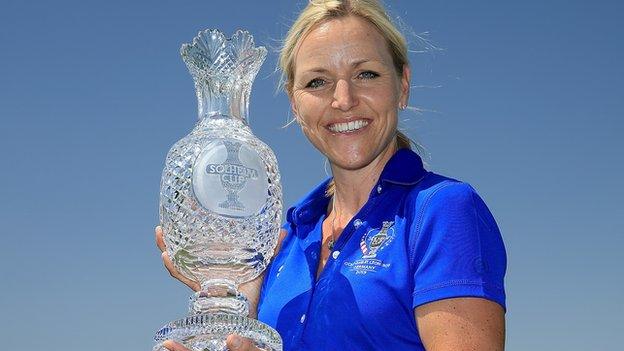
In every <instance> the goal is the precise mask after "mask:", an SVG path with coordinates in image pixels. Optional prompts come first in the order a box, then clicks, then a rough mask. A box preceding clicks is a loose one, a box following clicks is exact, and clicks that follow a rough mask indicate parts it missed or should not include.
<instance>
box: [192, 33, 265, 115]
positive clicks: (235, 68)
mask: <svg viewBox="0 0 624 351" xmlns="http://www.w3.org/2000/svg"><path fill="white" fill-rule="evenodd" d="M254 45H255V44H254V39H253V36H252V35H251V34H250V33H249V32H247V31H245V30H237V31H236V32H235V33H234V34H233V35H232V37H230V38H226V37H225V35H224V34H223V33H222V32H221V31H219V30H218V29H206V30H203V31H200V32H199V33H198V34H197V36H196V37H195V38H193V42H192V43H189V44H183V45H182V47H181V48H180V54H181V55H182V60H183V61H184V63H185V64H186V66H187V67H188V70H189V72H190V73H191V76H193V80H194V82H195V89H196V92H197V100H198V110H199V118H200V119H202V118H204V117H212V116H217V115H218V116H229V117H235V118H239V119H241V120H243V121H245V120H246V118H247V115H248V109H249V96H250V93H251V86H252V84H253V80H254V79H255V77H256V74H258V71H259V70H260V66H261V65H262V63H263V62H264V59H265V58H266V54H267V50H266V48H264V47H263V46H258V47H255V46H254Z"/></svg>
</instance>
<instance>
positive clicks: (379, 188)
mask: <svg viewBox="0 0 624 351" xmlns="http://www.w3.org/2000/svg"><path fill="white" fill-rule="evenodd" d="M381 190H382V188H381V185H377V194H381Z"/></svg>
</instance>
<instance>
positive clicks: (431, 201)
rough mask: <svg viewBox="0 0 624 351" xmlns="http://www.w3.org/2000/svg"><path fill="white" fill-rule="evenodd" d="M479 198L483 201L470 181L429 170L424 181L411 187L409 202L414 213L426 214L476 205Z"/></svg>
mask: <svg viewBox="0 0 624 351" xmlns="http://www.w3.org/2000/svg"><path fill="white" fill-rule="evenodd" d="M477 199H478V200H479V201H481V198H480V197H479V195H478V194H477V192H476V190H475V189H474V188H473V187H472V185H470V184H469V183H466V182H463V181H461V180H457V179H454V178H450V177H446V176H443V175H440V174H437V173H433V172H427V174H426V175H425V177H424V178H423V179H422V181H421V182H420V183H418V184H416V185H415V186H414V187H413V188H412V189H410V192H409V194H408V195H407V204H408V207H409V208H410V209H411V210H412V211H414V212H415V213H414V214H420V215H425V214H430V213H436V212H438V211H443V210H451V209H453V208H457V207H474V205H475V202H476V201H477Z"/></svg>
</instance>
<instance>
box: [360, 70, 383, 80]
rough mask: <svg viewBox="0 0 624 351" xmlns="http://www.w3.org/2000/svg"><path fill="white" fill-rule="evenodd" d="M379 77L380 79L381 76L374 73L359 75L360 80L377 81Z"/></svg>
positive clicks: (368, 72) (366, 72)
mask: <svg viewBox="0 0 624 351" xmlns="http://www.w3.org/2000/svg"><path fill="white" fill-rule="evenodd" d="M377 77H379V74H378V73H376V72H373V71H364V72H362V73H360V74H358V78H362V79H375V78H377Z"/></svg>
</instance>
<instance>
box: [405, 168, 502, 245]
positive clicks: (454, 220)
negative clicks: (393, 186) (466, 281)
mask: <svg viewBox="0 0 624 351" xmlns="http://www.w3.org/2000/svg"><path fill="white" fill-rule="evenodd" d="M407 207H408V208H409V211H411V216H410V217H411V228H410V236H411V240H412V244H414V246H418V244H417V243H416V242H415V241H417V242H420V243H421V244H423V243H431V242H432V241H436V240H440V241H444V242H448V241H451V242H456V243H466V242H467V241H475V242H480V243H481V244H485V243H486V242H487V243H488V244H492V245H494V246H501V245H502V241H501V234H500V231H499V229H498V225H497V223H496V220H495V219H494V216H493V215H492V213H491V212H490V209H489V208H488V207H487V205H486V204H485V202H484V201H483V199H482V198H481V197H480V196H479V194H478V193H477V191H476V190H475V188H474V187H473V186H472V185H470V184H469V183H466V182H463V181H460V180H457V179H453V178H449V177H445V176H442V175H439V174H435V173H431V172H429V173H428V174H427V176H426V177H425V178H424V179H423V181H422V183H421V184H419V186H416V187H414V188H413V189H411V191H410V194H409V196H408V204H407ZM414 246H413V247H414Z"/></svg>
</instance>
